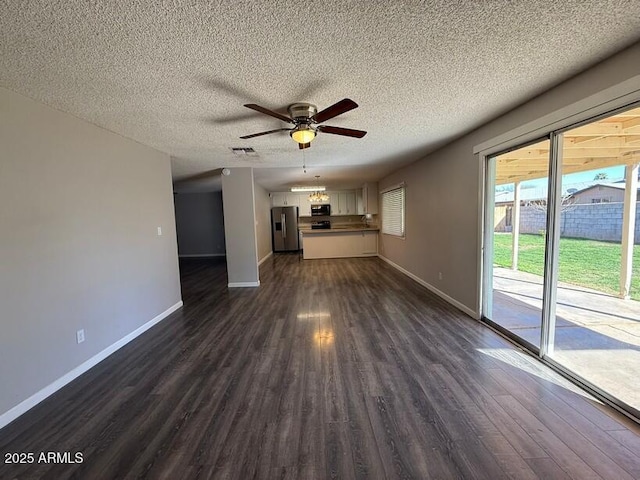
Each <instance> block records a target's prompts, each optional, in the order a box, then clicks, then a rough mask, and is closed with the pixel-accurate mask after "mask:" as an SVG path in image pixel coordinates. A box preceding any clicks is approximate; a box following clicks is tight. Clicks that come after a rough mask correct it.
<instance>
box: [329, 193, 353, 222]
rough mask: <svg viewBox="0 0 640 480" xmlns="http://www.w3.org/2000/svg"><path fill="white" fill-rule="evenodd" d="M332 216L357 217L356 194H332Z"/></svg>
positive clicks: (330, 195) (330, 201)
mask: <svg viewBox="0 0 640 480" xmlns="http://www.w3.org/2000/svg"><path fill="white" fill-rule="evenodd" d="M329 199H330V200H329V203H330V204H331V215H332V216H338V215H357V214H358V211H357V210H356V192H354V191H346V192H330V194H329Z"/></svg>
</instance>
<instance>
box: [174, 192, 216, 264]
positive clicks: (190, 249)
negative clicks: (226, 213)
mask: <svg viewBox="0 0 640 480" xmlns="http://www.w3.org/2000/svg"><path fill="white" fill-rule="evenodd" d="M174 201H175V207H176V229H177V231H178V254H179V255H180V256H199V255H202V256H207V255H224V252H225V241H224V219H223V215H222V192H205V193H179V194H176V195H175V196H174Z"/></svg>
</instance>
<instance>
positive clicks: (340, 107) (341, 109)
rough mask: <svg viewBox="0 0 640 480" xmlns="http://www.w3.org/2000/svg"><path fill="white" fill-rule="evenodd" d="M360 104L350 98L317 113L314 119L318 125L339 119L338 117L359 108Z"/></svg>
mask: <svg viewBox="0 0 640 480" xmlns="http://www.w3.org/2000/svg"><path fill="white" fill-rule="evenodd" d="M357 107H358V104H357V103H356V102H354V101H353V100H351V99H350V98H345V99H343V100H340V101H339V102H338V103H334V104H333V105H331V106H330V107H327V108H325V109H324V110H322V111H321V112H318V113H316V114H315V115H314V116H313V117H311V118H313V120H315V121H316V122H317V123H322V122H324V121H326V120H329V119H330V118H333V117H337V116H338V115H342V114H343V113H345V112H348V111H349V110H353V109H354V108H357Z"/></svg>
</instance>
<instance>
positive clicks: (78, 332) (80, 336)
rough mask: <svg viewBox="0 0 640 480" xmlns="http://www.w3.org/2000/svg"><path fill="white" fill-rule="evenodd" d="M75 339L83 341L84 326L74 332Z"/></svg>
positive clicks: (79, 341)
mask: <svg viewBox="0 0 640 480" xmlns="http://www.w3.org/2000/svg"><path fill="white" fill-rule="evenodd" d="M76 341H77V342H78V343H82V342H84V328H81V329H80V330H78V331H77V332H76Z"/></svg>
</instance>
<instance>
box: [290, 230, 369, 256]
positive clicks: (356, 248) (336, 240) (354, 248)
mask: <svg viewBox="0 0 640 480" xmlns="http://www.w3.org/2000/svg"><path fill="white" fill-rule="evenodd" d="M379 231H380V229H379V228H378V227H364V226H358V225H354V226H340V227H332V228H325V229H317V230H312V229H307V228H303V229H301V230H300V232H301V233H302V236H303V238H304V244H303V249H302V256H303V258H305V259H314V258H347V257H372V256H375V255H377V254H378V232H379Z"/></svg>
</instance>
